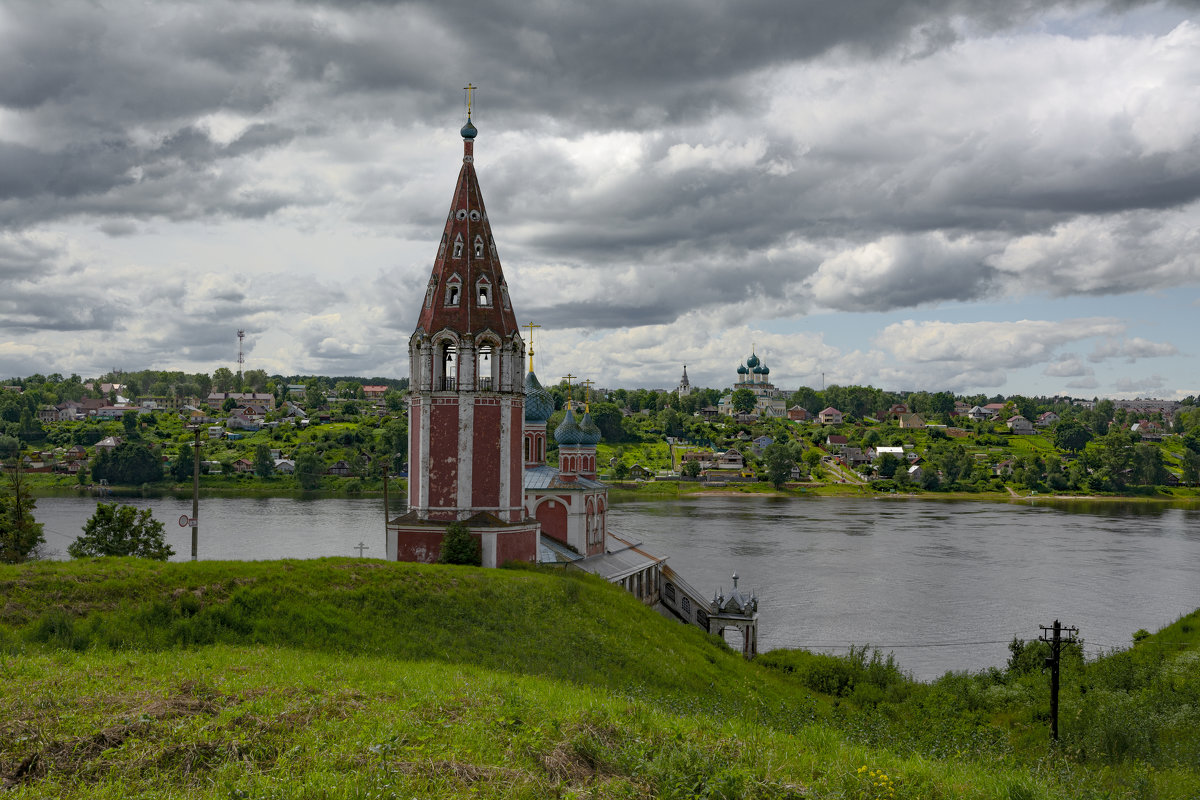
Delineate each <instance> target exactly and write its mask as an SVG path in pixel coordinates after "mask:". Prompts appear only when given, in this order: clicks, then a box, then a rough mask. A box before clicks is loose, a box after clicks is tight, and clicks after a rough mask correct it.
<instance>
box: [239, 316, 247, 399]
mask: <svg viewBox="0 0 1200 800" xmlns="http://www.w3.org/2000/svg"><path fill="white" fill-rule="evenodd" d="M245 338H246V332H245V331H244V330H242V329H241V328H238V391H241V388H242V366H243V365H244V364H245V363H246V356H245V355H244V354H243V353H242V339H245Z"/></svg>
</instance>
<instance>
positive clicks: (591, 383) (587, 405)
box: [579, 378, 596, 414]
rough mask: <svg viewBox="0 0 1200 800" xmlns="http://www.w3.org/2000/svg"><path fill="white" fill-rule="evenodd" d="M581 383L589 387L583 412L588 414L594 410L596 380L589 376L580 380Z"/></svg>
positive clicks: (586, 387)
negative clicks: (593, 396) (593, 391)
mask: <svg viewBox="0 0 1200 800" xmlns="http://www.w3.org/2000/svg"><path fill="white" fill-rule="evenodd" d="M579 385H580V386H582V387H584V388H585V389H587V395H586V399H585V400H584V401H583V413H585V414H587V413H590V412H591V410H592V387H593V386H595V385H596V382H595V381H594V380H592V379H591V378H588V379H587V380H586V381H580V382H579Z"/></svg>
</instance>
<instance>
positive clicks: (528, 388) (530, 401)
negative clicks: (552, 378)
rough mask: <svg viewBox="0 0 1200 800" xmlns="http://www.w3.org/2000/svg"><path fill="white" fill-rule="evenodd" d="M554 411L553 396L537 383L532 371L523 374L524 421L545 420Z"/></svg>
mask: <svg viewBox="0 0 1200 800" xmlns="http://www.w3.org/2000/svg"><path fill="white" fill-rule="evenodd" d="M553 413H554V398H553V397H551V396H550V393H549V392H547V391H546V390H545V389H543V388H542V384H540V383H538V379H537V375H534V374H533V372H532V371H530V373H529V374H528V375H526V376H525V421H526V422H545V421H546V420H548V419H550V415H551V414H553Z"/></svg>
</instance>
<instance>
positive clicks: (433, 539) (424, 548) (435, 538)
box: [388, 531, 442, 564]
mask: <svg viewBox="0 0 1200 800" xmlns="http://www.w3.org/2000/svg"><path fill="white" fill-rule="evenodd" d="M388 535H390V536H395V537H396V556H397V558H398V559H399V560H400V561H415V562H417V563H418V564H434V563H436V562H437V560H438V556H439V555H441V553H442V533H441V532H440V531H421V532H419V533H407V532H406V533H395V532H391V531H389V534H388Z"/></svg>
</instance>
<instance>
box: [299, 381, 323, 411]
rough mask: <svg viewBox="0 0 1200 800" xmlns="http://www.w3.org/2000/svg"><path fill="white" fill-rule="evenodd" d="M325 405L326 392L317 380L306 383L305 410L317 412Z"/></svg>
mask: <svg viewBox="0 0 1200 800" xmlns="http://www.w3.org/2000/svg"><path fill="white" fill-rule="evenodd" d="M323 405H325V392H324V391H323V390H322V389H321V384H320V383H319V382H317V379H316V378H311V379H309V380H307V381H305V382H304V408H305V409H306V410H307V411H308V412H309V413H311V412H313V411H316V410H317V409H318V408H320V407H321V406H323Z"/></svg>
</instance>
